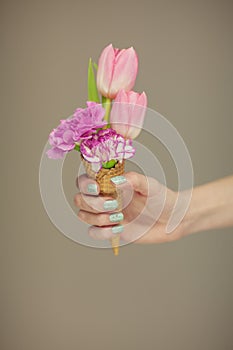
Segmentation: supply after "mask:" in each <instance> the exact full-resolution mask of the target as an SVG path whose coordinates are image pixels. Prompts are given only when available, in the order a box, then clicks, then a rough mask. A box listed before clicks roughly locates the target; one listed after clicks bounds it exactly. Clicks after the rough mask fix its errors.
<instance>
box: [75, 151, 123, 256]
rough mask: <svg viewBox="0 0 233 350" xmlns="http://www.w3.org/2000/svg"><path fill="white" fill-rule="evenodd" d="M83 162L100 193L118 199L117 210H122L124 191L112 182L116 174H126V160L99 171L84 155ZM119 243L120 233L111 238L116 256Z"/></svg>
mask: <svg viewBox="0 0 233 350" xmlns="http://www.w3.org/2000/svg"><path fill="white" fill-rule="evenodd" d="M81 158H82V162H83V164H84V167H85V169H86V173H87V175H88V176H89V177H90V178H92V179H93V180H95V181H96V182H97V183H98V184H99V187H100V194H101V195H103V196H111V197H113V198H115V199H117V201H118V208H117V211H121V210H122V192H121V190H119V189H116V187H115V185H114V184H113V183H112V181H111V178H112V177H114V176H118V175H122V174H124V165H125V161H124V160H123V161H122V163H120V162H117V163H116V164H115V166H114V167H113V168H110V169H105V168H101V169H100V170H99V171H98V172H97V173H96V172H94V171H93V170H92V167H91V163H90V162H87V161H86V160H85V159H84V158H83V157H82V156H81ZM119 243H120V235H119V234H116V235H115V236H114V237H113V238H112V239H111V245H112V249H113V253H114V255H115V256H117V255H119Z"/></svg>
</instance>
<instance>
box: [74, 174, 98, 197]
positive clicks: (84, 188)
mask: <svg viewBox="0 0 233 350" xmlns="http://www.w3.org/2000/svg"><path fill="white" fill-rule="evenodd" d="M76 185H77V187H78V188H79V189H80V192H82V193H84V194H89V195H91V196H97V195H98V194H99V192H100V188H99V185H98V183H97V182H96V181H95V180H92V179H90V178H89V177H88V176H87V175H84V174H83V175H81V176H79V177H77V179H76Z"/></svg>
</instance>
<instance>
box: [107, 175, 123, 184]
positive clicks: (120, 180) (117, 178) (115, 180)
mask: <svg viewBox="0 0 233 350" xmlns="http://www.w3.org/2000/svg"><path fill="white" fill-rule="evenodd" d="M111 181H112V182H113V183H114V184H115V185H121V184H123V183H125V182H126V181H127V180H126V178H125V177H124V176H122V175H118V176H114V177H112V178H111Z"/></svg>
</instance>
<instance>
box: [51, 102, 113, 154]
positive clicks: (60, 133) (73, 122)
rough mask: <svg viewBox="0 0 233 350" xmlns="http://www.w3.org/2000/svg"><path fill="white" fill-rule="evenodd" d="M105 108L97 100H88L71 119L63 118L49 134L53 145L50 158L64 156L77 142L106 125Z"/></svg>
mask: <svg viewBox="0 0 233 350" xmlns="http://www.w3.org/2000/svg"><path fill="white" fill-rule="evenodd" d="M104 114H105V109H104V108H103V107H102V106H101V105H100V104H97V103H95V102H87V108H85V109H82V108H78V109H76V110H75V112H74V115H73V117H72V118H70V119H65V120H61V123H60V125H58V127H57V128H56V129H54V130H53V131H52V132H51V133H50V135H49V143H50V145H51V146H52V148H51V149H50V150H48V151H47V155H48V157H49V158H53V159H58V158H62V157H63V156H64V155H65V154H66V153H67V152H69V151H71V150H73V149H74V147H75V145H76V143H79V142H80V141H81V140H83V139H88V138H90V137H91V135H92V133H93V132H96V130H97V129H98V128H101V127H103V126H104V125H106V121H103V120H102V119H103V117H104Z"/></svg>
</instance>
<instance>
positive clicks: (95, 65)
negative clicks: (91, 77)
mask: <svg viewBox="0 0 233 350" xmlns="http://www.w3.org/2000/svg"><path fill="white" fill-rule="evenodd" d="M93 67H94V68H95V70H97V69H98V65H97V63H95V62H93Z"/></svg>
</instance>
